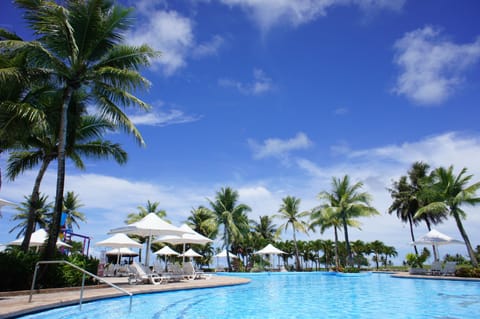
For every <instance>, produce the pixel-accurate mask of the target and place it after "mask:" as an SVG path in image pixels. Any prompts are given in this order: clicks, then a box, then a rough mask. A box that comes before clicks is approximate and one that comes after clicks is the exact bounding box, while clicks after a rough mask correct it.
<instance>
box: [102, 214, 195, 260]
mask: <svg viewBox="0 0 480 319" xmlns="http://www.w3.org/2000/svg"><path fill="white" fill-rule="evenodd" d="M116 233H124V234H131V235H138V236H142V237H146V238H147V251H146V253H145V264H146V265H148V264H149V257H150V247H151V245H152V238H153V236H164V235H180V236H181V235H183V234H184V233H185V231H183V230H181V229H180V228H178V227H175V226H173V225H172V224H169V223H167V222H166V221H164V220H163V219H161V218H160V217H158V216H157V215H156V214H154V213H150V214H148V215H147V216H145V217H144V218H142V219H141V220H139V221H138V222H135V223H132V224H130V225H128V226H124V227H119V228H115V229H112V230H110V232H109V234H116Z"/></svg>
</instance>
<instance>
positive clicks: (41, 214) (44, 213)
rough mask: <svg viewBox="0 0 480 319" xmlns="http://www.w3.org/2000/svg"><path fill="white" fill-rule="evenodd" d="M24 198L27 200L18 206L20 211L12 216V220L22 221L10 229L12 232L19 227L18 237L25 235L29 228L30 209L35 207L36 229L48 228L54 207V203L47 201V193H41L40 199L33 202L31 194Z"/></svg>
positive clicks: (34, 225) (34, 226)
mask: <svg viewBox="0 0 480 319" xmlns="http://www.w3.org/2000/svg"><path fill="white" fill-rule="evenodd" d="M24 198H25V201H24V202H22V203H20V206H18V207H16V209H17V210H18V211H19V213H18V214H16V215H14V216H13V217H12V220H18V221H20V223H19V224H17V225H15V227H13V228H12V229H10V231H9V233H11V232H13V231H15V230H16V229H19V232H18V233H17V236H16V238H19V237H20V236H22V235H23V236H25V234H26V230H27V223H28V219H29V217H30V211H31V209H32V207H33V208H34V210H33V212H34V224H33V230H34V231H35V230H36V228H37V227H39V228H46V227H47V225H48V223H49V222H50V218H51V217H52V216H51V215H52V213H51V210H52V208H53V204H52V203H47V200H48V196H47V195H41V196H40V198H39V200H37V201H36V202H35V203H32V201H31V198H30V196H25V197H24ZM33 205H35V206H33Z"/></svg>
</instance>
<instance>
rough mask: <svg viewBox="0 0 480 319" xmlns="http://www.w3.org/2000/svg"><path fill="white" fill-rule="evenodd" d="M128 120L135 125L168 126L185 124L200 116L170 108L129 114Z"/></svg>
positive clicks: (198, 118)
mask: <svg viewBox="0 0 480 319" xmlns="http://www.w3.org/2000/svg"><path fill="white" fill-rule="evenodd" d="M129 117H130V120H131V121H132V123H133V124H135V125H151V126H168V125H174V124H185V123H190V122H196V121H198V120H200V118H201V117H200V116H192V115H187V114H185V113H184V112H183V111H181V110H177V109H170V110H167V111H154V112H150V113H145V114H140V115H130V116H129Z"/></svg>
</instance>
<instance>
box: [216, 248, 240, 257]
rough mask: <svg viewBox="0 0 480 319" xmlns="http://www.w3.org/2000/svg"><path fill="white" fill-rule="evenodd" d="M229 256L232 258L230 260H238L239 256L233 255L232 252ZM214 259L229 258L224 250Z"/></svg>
mask: <svg viewBox="0 0 480 319" xmlns="http://www.w3.org/2000/svg"><path fill="white" fill-rule="evenodd" d="M228 255H229V256H230V258H238V256H237V255H235V254H234V253H232V252H231V251H229V252H228ZM213 257H217V258H218V257H219V258H226V257H227V251H226V250H225V249H224V250H222V251H221V252H219V253H218V254H216V255H215V256H213Z"/></svg>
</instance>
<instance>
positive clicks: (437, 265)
mask: <svg viewBox="0 0 480 319" xmlns="http://www.w3.org/2000/svg"><path fill="white" fill-rule="evenodd" d="M441 273H442V263H441V262H440V261H434V262H433V263H432V266H430V272H429V273H428V274H429V275H434V276H439V275H440V274H441Z"/></svg>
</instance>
